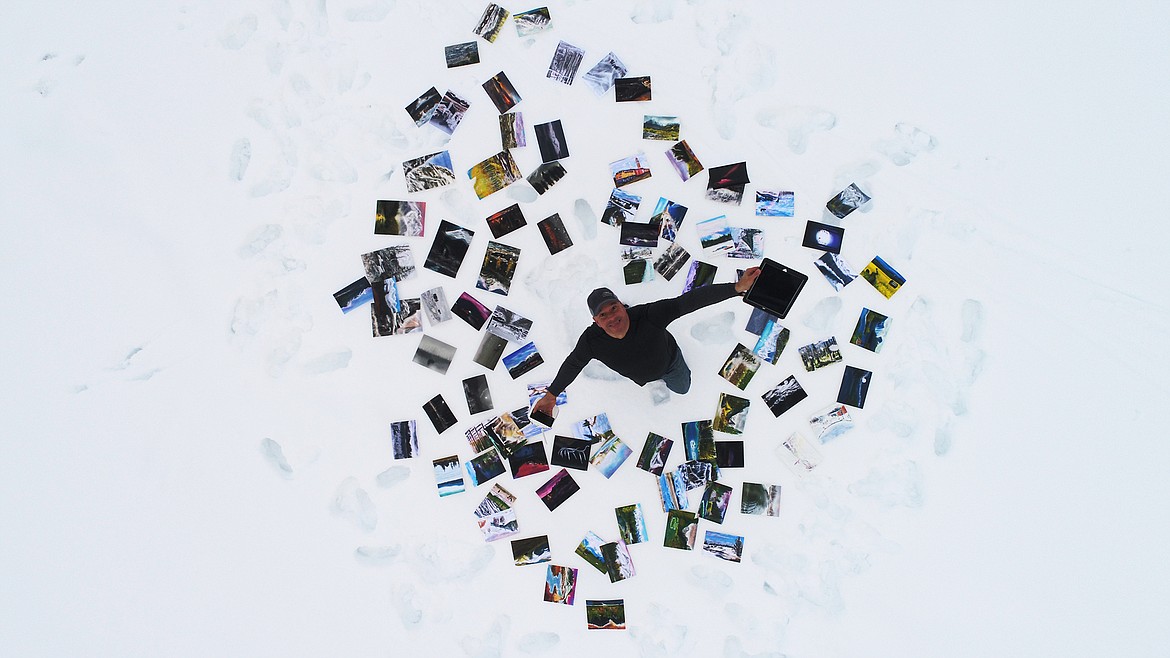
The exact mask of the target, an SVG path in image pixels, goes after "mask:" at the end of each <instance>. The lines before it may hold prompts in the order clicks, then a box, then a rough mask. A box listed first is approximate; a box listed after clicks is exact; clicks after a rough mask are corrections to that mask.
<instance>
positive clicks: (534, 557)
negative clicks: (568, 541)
mask: <svg viewBox="0 0 1170 658" xmlns="http://www.w3.org/2000/svg"><path fill="white" fill-rule="evenodd" d="M512 560H513V561H514V562H515V563H516V566H518V567H522V566H524V565H526V564H540V563H542V562H551V561H552V550H551V549H550V548H549V547H548V535H540V536H539V537H528V538H526V539H513V540H512Z"/></svg>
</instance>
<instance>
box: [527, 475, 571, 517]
mask: <svg viewBox="0 0 1170 658" xmlns="http://www.w3.org/2000/svg"><path fill="white" fill-rule="evenodd" d="M580 490H581V486H580V485H578V484H577V481H576V480H574V479H573V476H572V475H569V471H567V470H566V469H563V468H562V469H561V470H559V471H557V474H556V475H554V476H552V477H551V478H549V481H548V482H545V483H544V484H542V485H541V486H540V488H539V489H537V490H536V495H537V496H539V497H540V501H541V502H542V503H544V506H545V507H547V508H548V511H550V512H551V511H553V510H555V509H556V508H558V507H560V506H561V504H563V503H564V502H565V501H566V500H568V499H569V497H570V496H572V495H573V494H575V493H577V492H578V491H580Z"/></svg>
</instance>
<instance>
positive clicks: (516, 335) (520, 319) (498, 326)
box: [487, 306, 532, 343]
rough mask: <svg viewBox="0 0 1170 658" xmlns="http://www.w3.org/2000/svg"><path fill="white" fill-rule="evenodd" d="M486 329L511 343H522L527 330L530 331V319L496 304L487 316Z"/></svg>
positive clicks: (526, 335)
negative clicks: (494, 308)
mask: <svg viewBox="0 0 1170 658" xmlns="http://www.w3.org/2000/svg"><path fill="white" fill-rule="evenodd" d="M487 330H488V333H490V334H495V335H497V336H499V337H500V338H503V339H505V340H508V341H511V342H513V343H522V342H524V339H526V338H528V332H529V331H532V320H529V319H528V318H526V317H524V316H523V315H520V314H519V313H516V312H515V311H510V310H508V309H506V308H504V307H503V306H496V310H494V311H492V315H491V317H490V318H488V325H487Z"/></svg>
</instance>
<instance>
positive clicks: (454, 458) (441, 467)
mask: <svg viewBox="0 0 1170 658" xmlns="http://www.w3.org/2000/svg"><path fill="white" fill-rule="evenodd" d="M431 464H432V468H433V469H434V472H435V484H436V485H437V486H438V487H439V497H440V498H442V497H445V496H451V495H454V494H458V493H463V468H462V467H461V465H460V464H459V455H451V456H450V457H440V458H439V459H436V460H434V461H433V462H431Z"/></svg>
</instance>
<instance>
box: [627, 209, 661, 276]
mask: <svg viewBox="0 0 1170 658" xmlns="http://www.w3.org/2000/svg"><path fill="white" fill-rule="evenodd" d="M628 225H629V223H628V222H627V223H626V224H623V225H622V226H628ZM622 278H623V279H624V280H625V282H626V285H627V286H632V285H635V284H638V283H646V282H647V281H652V280H653V279H654V268H653V267H652V266H651V265H650V261H648V260H645V259H642V258H635V259H634V260H631V261H630V262H628V263H626V264H625V265H624V266H622Z"/></svg>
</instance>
